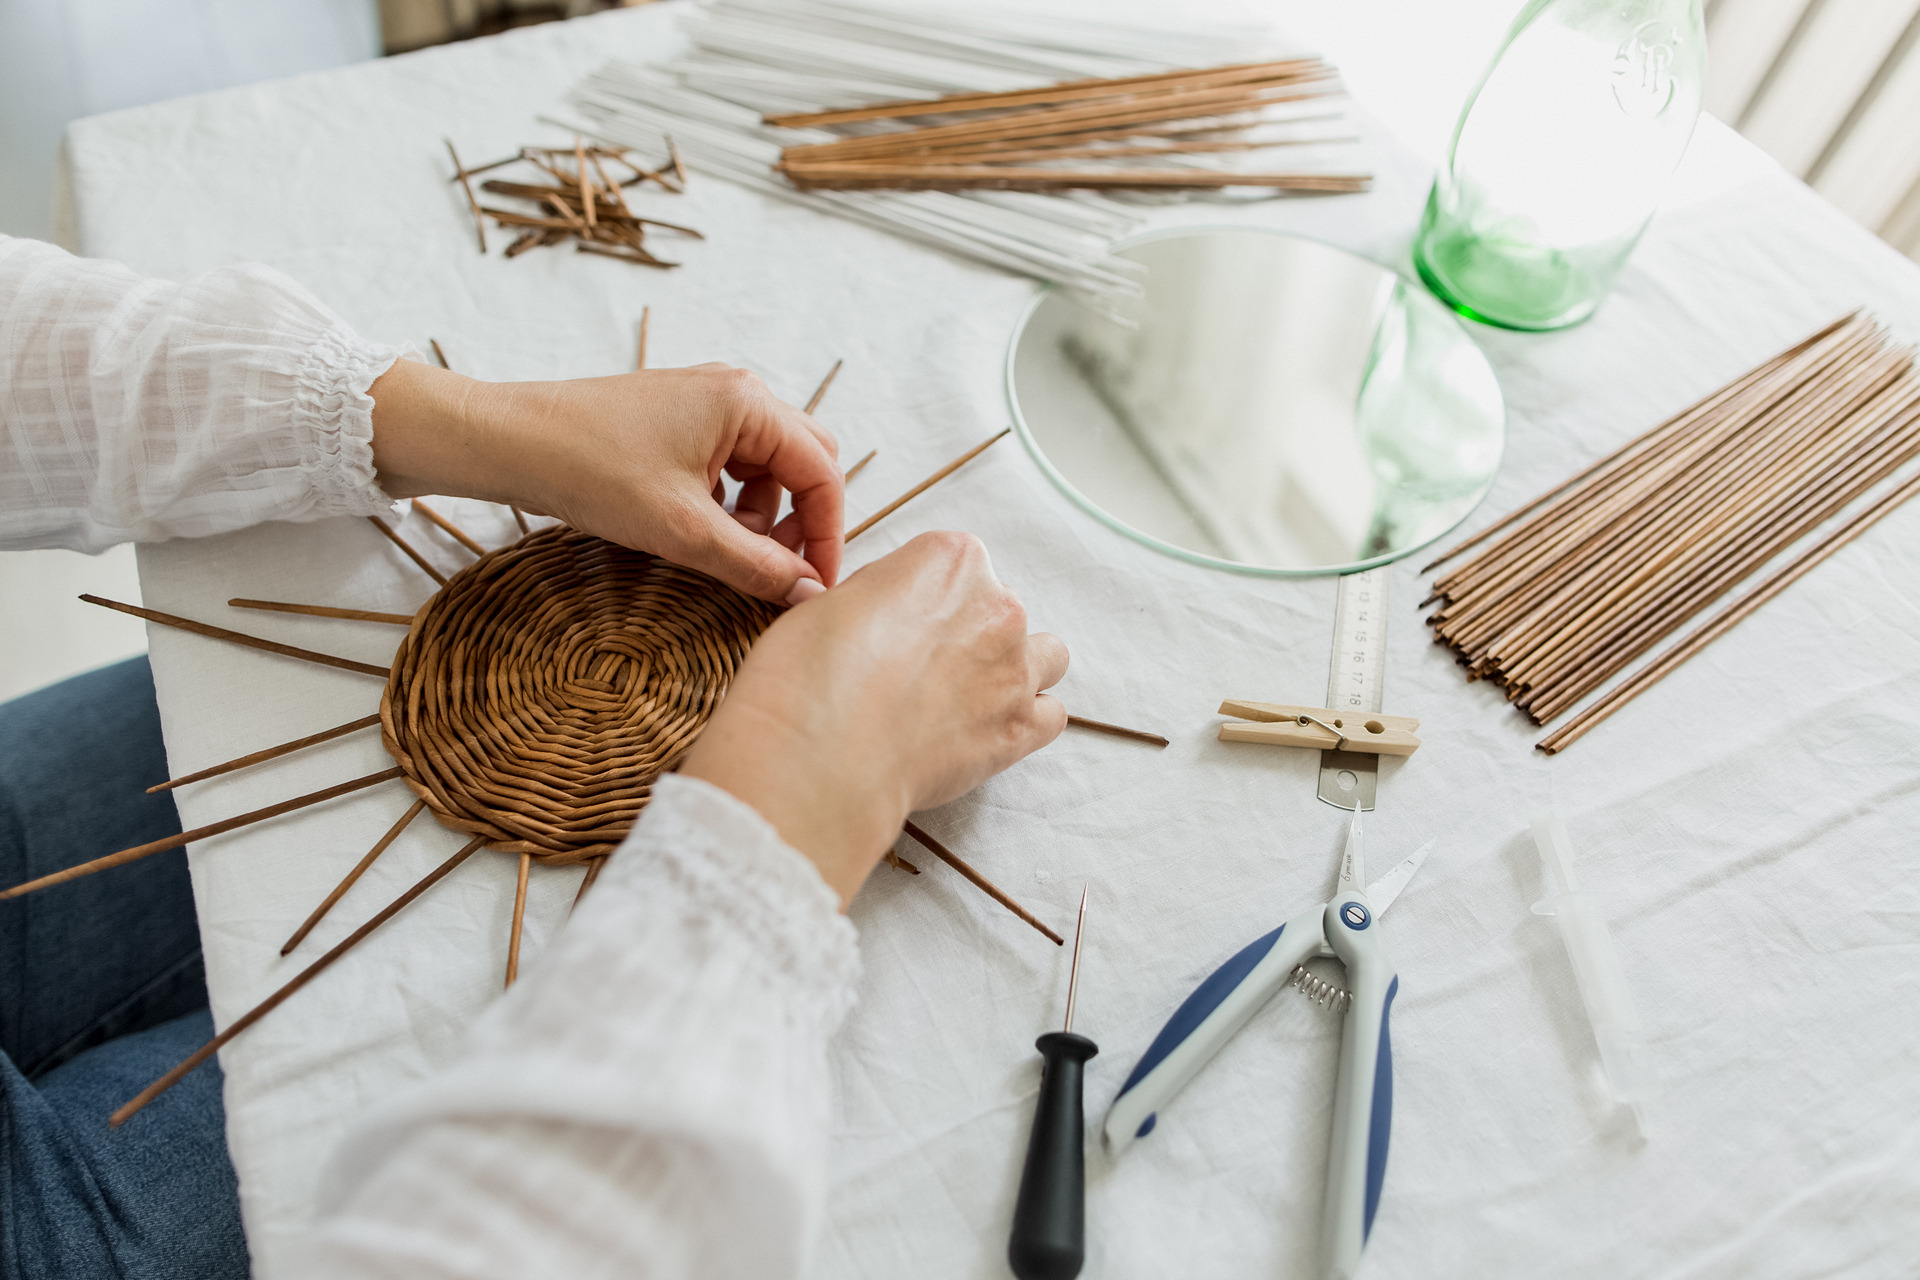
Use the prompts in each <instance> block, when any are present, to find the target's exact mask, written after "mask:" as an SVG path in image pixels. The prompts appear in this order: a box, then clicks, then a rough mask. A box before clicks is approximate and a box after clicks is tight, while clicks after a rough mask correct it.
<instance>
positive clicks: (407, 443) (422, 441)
mask: <svg viewBox="0 0 1920 1280" xmlns="http://www.w3.org/2000/svg"><path fill="white" fill-rule="evenodd" d="M371 394H372V395H373V400H374V409H373V456H374V465H375V467H376V468H378V470H379V473H380V483H381V486H382V487H383V488H385V489H386V491H387V492H388V493H390V494H392V495H393V496H395V497H398V498H406V497H413V496H415V495H420V494H430V493H445V494H451V495H453V496H456V497H466V498H484V499H487V500H488V501H492V502H509V503H513V504H514V505H516V506H518V507H520V508H521V509H523V510H526V511H531V512H534V513H536V514H539V515H548V516H554V517H556V518H558V519H561V520H564V521H566V522H567V523H568V524H570V525H572V526H573V527H574V528H576V529H581V530H584V531H585V532H587V533H592V534H597V535H598V536H600V537H602V538H606V539H608V540H609V541H612V542H618V543H620V544H621V545H623V546H628V547H633V548H634V549H636V550H640V551H651V552H653V553H654V554H656V555H660V556H664V557H666V558H667V559H669V560H671V561H673V562H674V563H676V564H684V565H687V566H689V567H690V568H694V569H698V570H700V571H701V572H702V573H706V574H710V575H712V576H713V577H716V578H718V579H720V580H721V581H722V582H726V583H728V584H730V585H732V586H734V587H737V588H739V589H740V590H741V591H744V592H746V593H747V594H748V595H754V596H758V597H760V598H761V599H763V600H772V601H775V602H780V603H787V604H797V603H799V601H801V600H804V599H806V598H807V597H808V596H809V595H813V594H817V593H818V591H819V590H820V589H821V587H822V586H831V585H832V584H833V582H834V580H835V579H836V578H837V577H838V576H839V573H840V553H841V546H842V538H841V533H842V512H841V489H842V486H841V480H840V469H839V466H838V464H837V463H836V462H835V460H834V459H835V454H836V453H837V451H838V446H837V445H836V444H835V443H834V439H833V437H832V436H831V435H829V434H827V432H826V431H824V430H822V429H821V427H820V426H819V424H818V423H816V422H814V420H813V419H812V418H809V417H808V416H807V415H806V414H804V413H802V412H800V411H799V410H798V409H795V408H794V407H793V406H791V405H788V404H784V403H782V402H781V401H779V400H777V399H775V398H774V396H773V394H772V392H770V391H768V390H767V388H766V385H765V384H764V383H762V382H761V381H760V379H758V378H756V377H754V376H753V375H752V374H750V373H747V372H746V371H745V370H741V369H730V368H728V367H727V366H725V365H720V364H704V365H698V366H696V367H694V368H691V369H654V370H646V371H643V372H640V373H629V374H622V375H620V376H618V377H612V378H582V379H578V380H575V381H571V382H517V383H487V382H476V381H474V380H473V379H471V378H464V377H461V376H460V375H458V374H455V373H450V372H448V371H447V370H444V369H435V368H431V367H429V366H427V365H424V364H421V363H419V362H417V361H412V360H401V361H398V362H396V363H395V364H394V366H393V367H392V368H391V369H389V370H388V371H387V372H386V373H384V374H382V375H381V376H380V377H379V378H377V379H375V380H374V383H373V387H372V388H371ZM723 470H724V471H725V472H726V473H727V474H728V475H731V476H732V477H733V478H734V479H736V480H738V481H741V482H742V483H741V489H740V493H739V496H738V498H737V500H736V502H735V504H734V505H735V510H734V511H733V512H732V513H729V512H728V511H727V510H726V509H725V508H724V507H722V506H721V505H720V502H721V499H722V497H723V496H724V491H723V489H722V487H721V480H720V473H721V472H722V471H723ZM786 493H792V494H793V512H792V514H790V515H789V516H787V518H786V519H784V520H781V521H779V523H778V524H775V522H774V521H775V517H776V516H777V515H778V513H779V510H780V500H781V498H782V496H783V495H784V494H786ZM802 552H804V553H805V554H804V558H803V557H802V555H801V553H802Z"/></svg>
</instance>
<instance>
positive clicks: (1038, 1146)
mask: <svg viewBox="0 0 1920 1280" xmlns="http://www.w3.org/2000/svg"><path fill="white" fill-rule="evenodd" d="M1033 1044H1034V1047H1035V1048H1036V1049H1038V1050H1040V1056H1041V1058H1042V1059H1043V1061H1044V1063H1045V1065H1044V1066H1043V1067H1042V1068H1041V1070H1040V1102H1039V1105H1038V1106H1036V1107H1035V1108H1034V1112H1033V1137H1032V1138H1030V1139H1029V1140H1028V1142H1027V1167H1026V1169H1025V1170H1024V1171H1023V1172H1022V1173H1021V1175H1020V1198H1019V1199H1018V1200H1016V1201H1015V1202H1014V1206H1013V1234H1012V1235H1011V1236H1010V1237H1009V1238H1008V1240H1007V1264H1008V1265H1009V1266H1011V1267H1012V1268H1013V1274H1014V1275H1016V1276H1018V1277H1019V1278H1020V1280H1073V1277H1075V1276H1077V1275H1079V1274H1080V1265H1081V1263H1083V1262H1084V1261H1086V1256H1087V1250H1086V1211H1087V1195H1086V1185H1087V1157H1086V1116H1085V1114H1084V1112H1083V1110H1082V1106H1081V1093H1080V1080H1081V1067H1082V1064H1084V1063H1085V1062H1086V1060H1087V1059H1088V1058H1091V1057H1093V1055H1095V1054H1096V1053H1099V1052H1100V1046H1099V1045H1097V1044H1095V1043H1094V1042H1093V1041H1091V1040H1089V1039H1087V1038H1086V1037H1085V1036H1077V1035H1074V1034H1073V1033H1072V1032H1071V1031H1049V1032H1048V1033H1047V1034H1046V1035H1043V1036H1041V1037H1040V1038H1039V1039H1038V1040H1036V1041H1034V1042H1033Z"/></svg>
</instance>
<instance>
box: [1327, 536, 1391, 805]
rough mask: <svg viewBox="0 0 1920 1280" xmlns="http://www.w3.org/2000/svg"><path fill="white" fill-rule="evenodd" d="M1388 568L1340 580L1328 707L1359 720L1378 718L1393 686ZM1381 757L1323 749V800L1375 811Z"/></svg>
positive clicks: (1332, 803)
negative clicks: (1389, 670) (1389, 684)
mask: <svg viewBox="0 0 1920 1280" xmlns="http://www.w3.org/2000/svg"><path fill="white" fill-rule="evenodd" d="M1387 573H1388V566H1386V565H1381V566H1380V567H1379V568H1377V569H1368V570H1367V571H1366V572H1365V573H1349V574H1346V575H1345V576H1343V577H1342V578H1341V579H1340V602H1339V604H1338V605H1337V606H1336V607H1335V609H1334V616H1333V661H1332V663H1331V665H1330V667H1329V669H1328V672H1327V707H1328V709H1329V710H1332V711H1337V712H1341V713H1343V714H1351V715H1355V716H1362V715H1375V714H1378V713H1379V711H1380V710H1381V700H1382V697H1383V696H1384V694H1385V691H1386V683H1387ZM1379 782H1380V757H1379V756H1377V755H1373V754H1370V753H1368V752H1364V751H1332V750H1328V751H1322V752H1321V753H1320V790H1319V796H1320V798H1321V799H1322V800H1324V801H1326V802H1327V803H1328V804H1330V805H1332V806H1333V807H1334V808H1336V809H1362V810H1366V809H1372V808H1373V801H1374V795H1375V793H1376V792H1377V791H1378V789H1379Z"/></svg>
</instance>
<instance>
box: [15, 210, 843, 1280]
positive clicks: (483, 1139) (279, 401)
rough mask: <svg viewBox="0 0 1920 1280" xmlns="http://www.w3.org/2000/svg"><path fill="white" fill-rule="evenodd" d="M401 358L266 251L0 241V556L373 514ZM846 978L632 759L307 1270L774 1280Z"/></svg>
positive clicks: (807, 1199) (689, 798)
mask: <svg viewBox="0 0 1920 1280" xmlns="http://www.w3.org/2000/svg"><path fill="white" fill-rule="evenodd" d="M401 354H402V352H401V351H400V350H398V349H396V348H392V347H383V346H379V345H377V344H374V343H369V342H367V341H365V340H363V339H361V338H360V337H358V336H357V335H356V334H354V333H353V332H352V330H350V329H349V328H348V327H347V326H346V325H345V324H344V323H343V322H342V321H341V320H340V319H339V318H338V317H336V316H335V315H333V314H332V313H331V312H330V311H328V310H327V309H326V308H325V307H324V306H322V305H321V304H320V303H319V302H318V301H317V300H315V299H314V298H313V297H312V296H311V295H309V294H308V293H307V292H306V291H305V290H303V289H301V288H300V287H299V286H298V285H296V284H294V283H293V282H292V281H291V280H289V279H287V278H286V277H285V276H283V275H281V274H280V273H278V272H275V271H271V270H267V269H265V268H260V267H240V268H230V269H225V270H220V271H211V272H208V273H206V274H205V275H202V276H197V277H195V278H194V279H192V280H190V281H187V282H186V283H184V284H175V283H171V282H167V281H158V280H146V279H142V278H141V277H139V276H137V275H135V274H134V273H133V272H131V271H128V270H127V269H125V268H124V267H120V266H116V265H114V264H112V263H105V262H92V261H85V260H82V259H78V258H74V257H72V256H70V255H68V254H66V253H63V252H62V251H60V250H59V249H56V248H54V247H52V246H51V245H45V244H39V243H36V242H33V241H26V240H9V239H7V238H5V237H0V439H4V449H3V450H0V548H7V547H12V548H20V547H50V546H57V547H72V548H76V549H80V550H86V551H98V550H101V549H103V548H105V547H108V546H111V545H113V544H115V543H117V542H124V541H127V540H129V539H135V540H157V539H163V538H170V537H192V536H198V535H204V534H210V533H218V532H222V531H225V530H229V529H237V528H241V527H243V526H246V525H249V524H254V523H257V522H259V521H263V520H317V519H321V518H324V517H328V516H335V515H355V514H370V513H374V512H378V511H380V510H383V509H385V508H386V507H387V506H388V505H389V504H388V499H387V497H386V495H385V494H383V493H382V492H381V491H380V488H379V486H378V484H377V483H376V482H375V478H374V471H373V452H372V445H371V441H372V435H373V426H372V416H371V415H372V408H373V401H372V399H371V398H370V397H369V396H368V394H367V389H368V388H369V387H370V386H371V385H372V383H373V381H374V379H375V378H377V377H378V376H379V375H380V374H381V373H383V372H385V371H386V369H387V368H388V367H389V366H391V365H392V363H393V361H394V360H395V359H396V358H398V357H399V356H400V355H401ZM857 968H858V960H857V955H856V948H855V942H854V931H853V926H852V925H851V924H850V923H849V922H848V921H847V919H846V917H845V916H843V915H841V914H840V911H839V901H838V899H837V897H836V896H835V895H834V893H833V891H832V890H830V889H829V888H828V887H827V886H826V884H825V882H823V881H822V880H821V879H820V876H819V873H818V872H817V871H815V869H814V867H813V865H812V864H811V863H809V862H808V861H807V860H806V859H805V858H803V857H801V856H800V854H798V853H796V852H795V851H794V850H793V849H791V848H789V847H788V846H787V845H786V844H785V843H783V842H782V841H781V840H780V838H779V836H778V834H777V833H775V831H774V830H773V828H772V827H771V826H769V825H768V824H767V823H766V822H765V821H764V820H763V819H762V818H761V817H760V816H759V814H757V813H755V812H754V811H753V809H751V808H750V807H748V806H747V805H744V804H742V803H741V802H740V801H738V800H735V799H734V798H733V797H731V796H729V795H727V794H726V793H725V792H722V791H720V790H718V789H717V788H714V787H711V786H708V785H707V784H705V783H702V782H698V781H694V780H692V779H688V778H681V777H677V776H669V777H665V778H663V779H661V781H660V783H659V784H658V786H657V787H656V789H655V794H654V799H653V803H652V804H651V805H650V806H649V807H648V808H647V810H646V811H645V813H644V814H643V815H642V817H641V819H640V821H639V822H638V823H636V824H635V826H634V829H633V832H632V834H631V835H630V836H629V837H628V838H627V840H626V842H625V843H624V844H623V845H622V846H621V848H620V850H619V851H618V852H617V853H616V854H615V855H614V857H613V858H612V860H611V861H610V862H609V864H608V866H607V869H606V871H605V873H604V874H603V875H602V876H601V877H600V879H599V881H598V883H597V884H596V885H595V886H594V889H593V891H592V893H591V894H589V895H588V897H587V900H586V901H585V902H584V903H582V904H581V907H580V909H579V910H578V911H576V912H575V913H574V915H573V918H572V919H571V920H570V921H569V922H568V925H567V928H566V930H565V931H564V932H563V933H562V934H561V935H560V937H559V939H558V940H557V941H556V942H555V943H554V944H553V945H552V946H551V947H550V948H549V949H548V951H547V952H546V953H545V954H543V955H541V956H538V957H535V958H534V959H533V961H532V962H531V963H530V964H529V965H528V966H527V968H526V970H525V972H524V973H523V975H522V977H521V979H520V981H519V982H518V983H516V984H515V985H514V987H513V989H512V990H511V991H510V992H508V993H507V994H506V995H504V996H503V997H501V999H499V1000H498V1001H496V1002H495V1003H494V1005H493V1006H492V1007H491V1008H490V1009H489V1010H488V1011H487V1012H486V1014H485V1015H483V1016H482V1017H481V1018H480V1020H479V1021H478V1022H477V1023H476V1024H475V1026H474V1027H473V1029H472V1032H471V1034H470V1037H469V1041H468V1044H467V1047H466V1050H465V1052H464V1054H463V1056H462V1057H461V1058H459V1059H458V1060H457V1061H456V1062H454V1063H453V1064H452V1065H451V1066H450V1067H448V1068H447V1069H446V1070H444V1071H443V1072H441V1073H440V1074H439V1075H437V1076H436V1077H434V1078H432V1079H429V1080H426V1081H423V1082H422V1083H421V1084H420V1085H419V1086H418V1087H416V1088H415V1089H413V1090H412V1091H410V1092H409V1093H408V1094H407V1095H406V1096H404V1097H400V1098H396V1099H393V1100H392V1101H391V1103H390V1104H389V1105H388V1107H387V1108H386V1109H385V1110H384V1111H383V1112H381V1113H380V1114H379V1115H378V1116H377V1117H375V1118H374V1119H373V1120H371V1121H370V1122H369V1123H367V1124H366V1125H364V1126H362V1127H361V1128H360V1129H359V1130H358V1131H357V1132H356V1133H355V1134H354V1136H353V1137H352V1138H351V1139H350V1140H349V1141H348V1143H347V1144H346V1146H345V1148H344V1149H343V1151H342V1152H341V1153H340V1154H339V1156H338V1157H337V1158H336V1160H335V1162H334V1166H333V1168H332V1169H331V1170H330V1172H329V1178H328V1186H329V1191H328V1193H327V1196H326V1203H325V1207H324V1211H323V1214H322V1217H321V1220H320V1221H319V1222H318V1223H317V1224H316V1236H315V1241H314V1247H313V1249H312V1250H310V1251H309V1254H308V1261H307V1269H308V1274H310V1275H313V1276H316V1277H318V1276H327V1277H357V1276H394V1277H400V1276H405V1277H409V1278H410V1280H415V1278H421V1277H453V1276H459V1277H492V1276H498V1277H502V1278H503V1280H504V1278H505V1277H517V1278H527V1277H543V1276H552V1277H565V1278H566V1280H591V1278H593V1277H601V1276H606V1277H612V1276H620V1277H654V1276H663V1277H664V1276H674V1277H678V1276H689V1277H691V1276H714V1277H735V1276H738V1277H755V1278H756V1280H758V1278H765V1280H773V1278H775V1277H781V1276H793V1275H797V1274H798V1273H799V1272H800V1270H801V1269H802V1267H803V1265H804V1262H805V1259H806V1257H807V1255H808V1252H809V1250H810V1248H811V1246H812V1242H813V1239H814V1236H815V1235H816V1233H817V1231H818V1229H819V1226H820V1223H821V1221H822V1219H823V1217H824V1207H823V1204H822V1197H823V1187H824V1183H825V1166H826V1150H827V1139H828V1121H829V1114H828V1112H829V1101H828V1099H829V1092H828V1079H827V1054H826V1049H827V1041H828V1039H829V1038H830V1037H831V1036H832V1035H833V1034H834V1032H835V1031H836V1030H837V1029H838V1028H839V1026H840V1024H841V1022H842V1021H843V1020H844V1019H845V1017H846V1014H847V1011H848V1009H849V1008H850V1007H851V1005H852V1001H853V987H854V980H855V977H856V972H857Z"/></svg>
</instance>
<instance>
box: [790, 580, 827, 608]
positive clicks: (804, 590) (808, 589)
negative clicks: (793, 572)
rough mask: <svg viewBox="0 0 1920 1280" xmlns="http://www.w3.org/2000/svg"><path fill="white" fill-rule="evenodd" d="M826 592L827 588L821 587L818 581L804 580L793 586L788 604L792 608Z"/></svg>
mask: <svg viewBox="0 0 1920 1280" xmlns="http://www.w3.org/2000/svg"><path fill="white" fill-rule="evenodd" d="M825 590H826V588H825V587H823V586H821V585H820V583H819V581H818V580H816V579H814V578H802V579H800V581H798V582H796V583H794V584H793V590H791V591H789V592H787V604H788V606H789V607H791V606H793V605H796V604H800V603H802V602H804V601H807V600H811V599H813V598H814V597H815V596H817V595H819V594H820V593H821V592H822V591H825Z"/></svg>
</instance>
